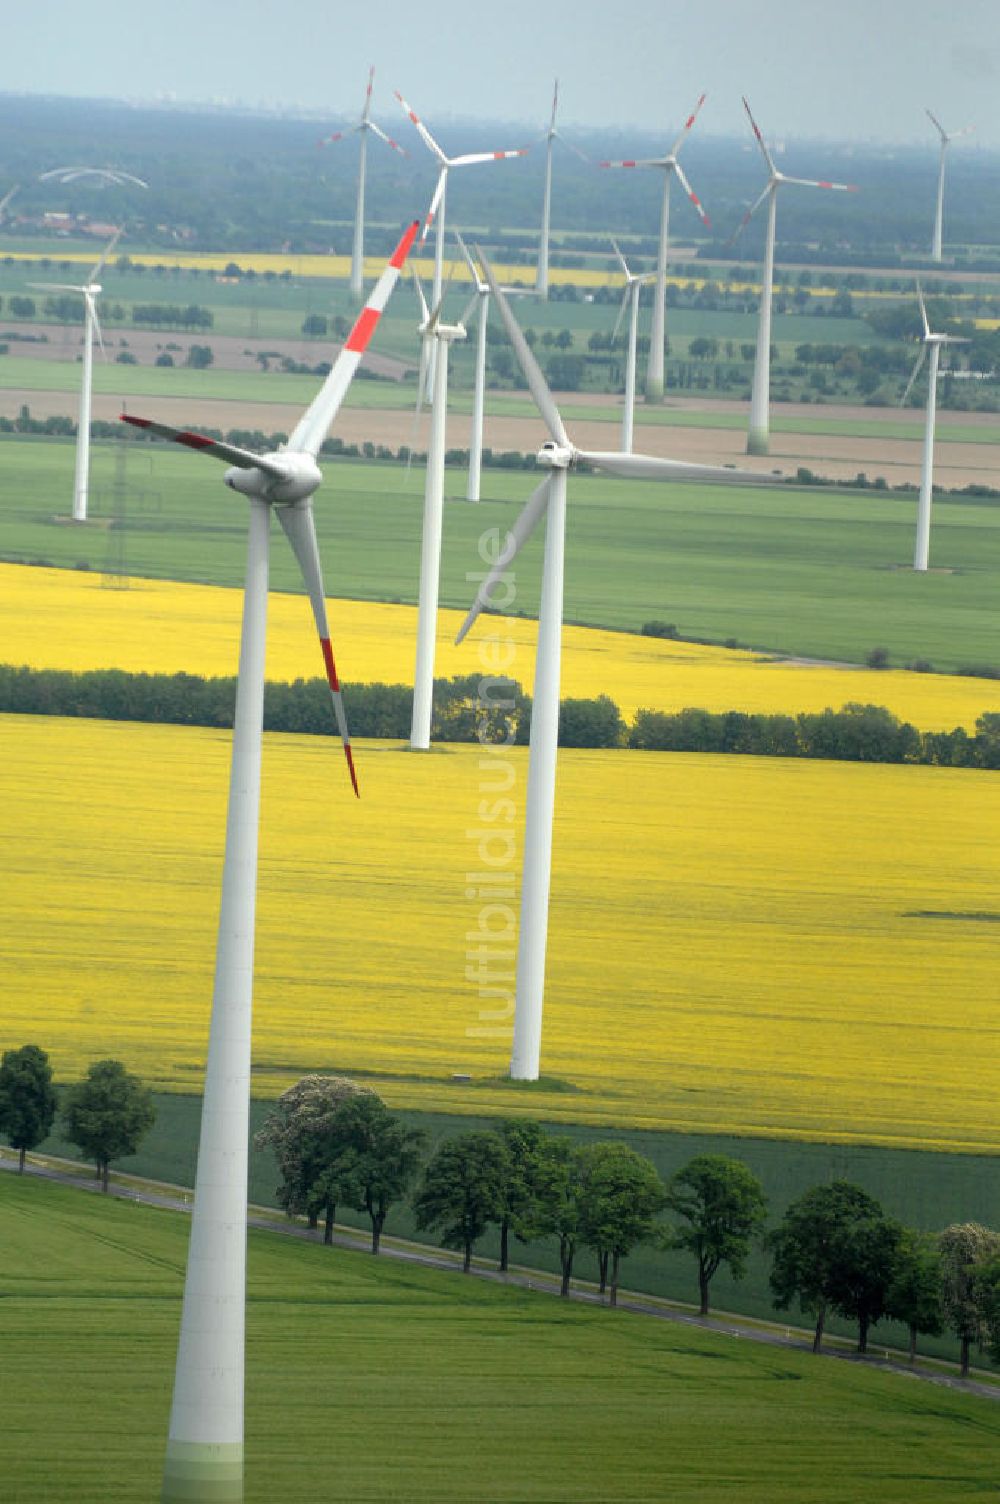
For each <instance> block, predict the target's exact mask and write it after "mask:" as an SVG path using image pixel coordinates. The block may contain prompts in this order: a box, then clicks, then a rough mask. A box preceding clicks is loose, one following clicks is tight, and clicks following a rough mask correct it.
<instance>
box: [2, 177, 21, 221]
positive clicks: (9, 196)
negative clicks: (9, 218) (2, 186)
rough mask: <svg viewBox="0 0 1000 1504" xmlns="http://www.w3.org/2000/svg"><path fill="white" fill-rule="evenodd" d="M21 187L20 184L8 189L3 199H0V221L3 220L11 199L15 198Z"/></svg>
mask: <svg viewBox="0 0 1000 1504" xmlns="http://www.w3.org/2000/svg"><path fill="white" fill-rule="evenodd" d="M20 186H21V185H20V183H15V184H14V186H13V188H8V190H7V192H6V193H5V194H4V196H3V198H0V220H2V218H3V215H4V211H5V210H6V208H7V205H8V204H9V203H10V201H11V199H12V198H13V197H14V194H15V193H16V192H17V190H18V188H20Z"/></svg>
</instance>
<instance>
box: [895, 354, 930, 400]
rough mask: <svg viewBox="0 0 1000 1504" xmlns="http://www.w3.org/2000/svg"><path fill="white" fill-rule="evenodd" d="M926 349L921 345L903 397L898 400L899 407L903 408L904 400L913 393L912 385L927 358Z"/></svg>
mask: <svg viewBox="0 0 1000 1504" xmlns="http://www.w3.org/2000/svg"><path fill="white" fill-rule="evenodd" d="M927 348H928V347H927V346H926V345H923V346H922V347H921V350H920V354H919V355H918V356H917V363H916V365H915V366H914V367H913V370H912V371H911V373H910V379H909V381H908V382H907V383H906V390H905V391H904V393H903V395H902V396H901V397H900V399H899V405H900V407H905V406H906V399H907V397H908V396H909V395H910V393H911V392H912V391H913V383H914V382H915V381H916V379H917V377H918V376H919V375H920V371H921V368H922V366H923V363H924V361H925V360H926V358H927Z"/></svg>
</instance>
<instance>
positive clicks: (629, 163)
mask: <svg viewBox="0 0 1000 1504" xmlns="http://www.w3.org/2000/svg"><path fill="white" fill-rule="evenodd" d="M597 165H598V167H662V166H663V161H662V159H661V158H660V157H644V158H643V159H642V160H641V161H640V160H638V159H637V158H635V157H628V158H627V159H626V160H625V161H624V162H598V164H597Z"/></svg>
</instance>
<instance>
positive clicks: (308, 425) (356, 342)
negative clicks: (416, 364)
mask: <svg viewBox="0 0 1000 1504" xmlns="http://www.w3.org/2000/svg"><path fill="white" fill-rule="evenodd" d="M419 229H420V221H419V219H415V220H414V221H413V223H412V224H411V225H410V227H409V228H408V229H407V230H406V232H405V234H404V235H403V237H402V239H401V240H400V242H399V244H398V245H397V247H396V249H395V250H394V251H393V253H392V256H391V257H390V259H389V264H388V265H387V267H386V268H385V271H384V272H383V273H382V275H381V277H379V279H378V281H377V282H376V283H375V286H374V287H373V288H372V291H371V296H370V297H369V299H368V302H367V303H366V304H365V306H364V308H362V310H361V312H360V313H359V314H358V317H357V319H356V320H355V323H354V328H353V329H352V330H351V332H350V334H349V335H348V336H347V339H346V340H345V341H344V347H343V349H342V350H341V352H340V354H339V355H338V356H337V359H336V360H335V361H334V363H333V369H332V370H331V371H330V374H329V376H328V377H327V378H326V380H325V381H324V383H323V385H322V386H321V387H320V390H319V392H318V394H317V396H316V397H315V398H314V399H313V401H312V402H311V403H310V405H309V407H308V408H307V409H306V411H305V412H304V413H303V415H302V417H301V418H300V419H299V421H298V423H297V424H296V426H295V430H294V432H293V433H292V436H291V438H290V439H289V440H288V448H289V449H295V450H299V451H304V452H305V453H307V454H311V455H312V456H313V458H314V459H315V457H316V455H317V454H318V453H319V451H320V445H321V444H322V443H323V440H324V439H325V438H326V436H327V434H328V433H329V431H330V424H331V423H332V422H333V420H334V418H335V417H336V416H337V413H338V412H339V411H340V405H341V403H342V402H343V400H344V398H345V397H346V396H347V389H348V387H349V386H350V384H351V382H352V380H353V378H354V373H355V371H356V370H357V368H358V366H359V364H360V362H361V357H362V355H363V354H364V353H365V351H366V350H367V348H368V344H369V342H370V340H371V337H372V335H373V334H374V333H375V329H376V327H377V325H378V321H379V319H380V318H381V317H382V311H383V309H384V308H385V305H386V304H387V303H388V301H389V296H390V294H391V292H392V290H393V288H394V287H395V285H396V283H397V282H398V280H399V274H400V272H401V271H402V268H403V263H404V262H405V260H406V258H407V256H408V255H409V253H410V247H411V246H412V245H413V242H414V241H415V240H416V238H417V231H418V230H419Z"/></svg>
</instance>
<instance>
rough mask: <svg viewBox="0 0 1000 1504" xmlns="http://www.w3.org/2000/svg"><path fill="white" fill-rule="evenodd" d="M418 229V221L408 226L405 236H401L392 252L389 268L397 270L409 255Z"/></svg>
mask: <svg viewBox="0 0 1000 1504" xmlns="http://www.w3.org/2000/svg"><path fill="white" fill-rule="evenodd" d="M419 229H420V221H419V219H415V220H414V221H413V223H412V224H411V225H410V228H409V229H408V230H407V232H406V234H405V235H404V236H403V238H402V240H401V241H400V242H399V244H398V245H397V247H396V249H395V250H394V251H393V253H392V260H391V261H390V262H389V265H390V266H394V267H396V268H397V269H398V268H399V267H401V266H402V265H403V262H404V261H405V260H406V258H407V256H408V255H409V254H410V248H411V247H412V245H413V242H414V241H415V240H416V238H417V231H418V230H419Z"/></svg>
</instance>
